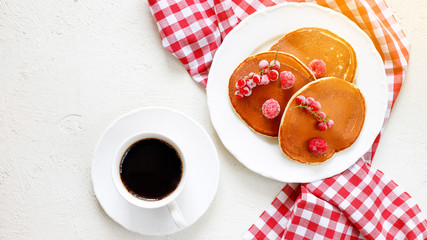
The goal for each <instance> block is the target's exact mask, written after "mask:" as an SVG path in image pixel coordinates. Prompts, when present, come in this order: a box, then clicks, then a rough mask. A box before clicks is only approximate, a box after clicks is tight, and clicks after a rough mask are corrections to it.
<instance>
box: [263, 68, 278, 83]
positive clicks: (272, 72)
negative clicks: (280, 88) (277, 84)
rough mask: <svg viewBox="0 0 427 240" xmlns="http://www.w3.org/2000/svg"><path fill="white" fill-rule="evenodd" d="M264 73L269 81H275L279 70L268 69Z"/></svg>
mask: <svg viewBox="0 0 427 240" xmlns="http://www.w3.org/2000/svg"><path fill="white" fill-rule="evenodd" d="M266 75H267V76H268V79H269V80H270V81H276V80H277V79H279V72H278V71H277V70H268V71H267V73H266Z"/></svg>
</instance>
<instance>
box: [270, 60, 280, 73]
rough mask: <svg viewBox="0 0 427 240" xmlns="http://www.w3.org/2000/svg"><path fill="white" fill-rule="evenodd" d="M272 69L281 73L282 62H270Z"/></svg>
mask: <svg viewBox="0 0 427 240" xmlns="http://www.w3.org/2000/svg"><path fill="white" fill-rule="evenodd" d="M270 69H272V70H276V71H279V69H280V62H279V61H277V60H273V61H271V62H270Z"/></svg>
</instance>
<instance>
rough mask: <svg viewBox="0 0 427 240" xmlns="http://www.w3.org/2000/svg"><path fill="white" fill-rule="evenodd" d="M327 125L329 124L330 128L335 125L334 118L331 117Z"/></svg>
mask: <svg viewBox="0 0 427 240" xmlns="http://www.w3.org/2000/svg"><path fill="white" fill-rule="evenodd" d="M326 125H328V128H331V127H333V126H334V120H332V119H329V120H328V121H327V122H326Z"/></svg>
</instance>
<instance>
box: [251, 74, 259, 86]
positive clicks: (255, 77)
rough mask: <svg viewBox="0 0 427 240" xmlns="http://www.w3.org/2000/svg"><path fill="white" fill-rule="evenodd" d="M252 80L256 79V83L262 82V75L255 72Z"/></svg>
mask: <svg viewBox="0 0 427 240" xmlns="http://www.w3.org/2000/svg"><path fill="white" fill-rule="evenodd" d="M252 81H254V83H256V84H260V82H261V76H260V75H258V74H255V75H254V76H253V77H252Z"/></svg>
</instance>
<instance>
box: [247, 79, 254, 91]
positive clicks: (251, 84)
mask: <svg viewBox="0 0 427 240" xmlns="http://www.w3.org/2000/svg"><path fill="white" fill-rule="evenodd" d="M246 85H247V86H248V87H249V88H250V89H252V88H254V87H255V86H256V83H255V82H254V80H253V78H250V79H249V80H248V81H246Z"/></svg>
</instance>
